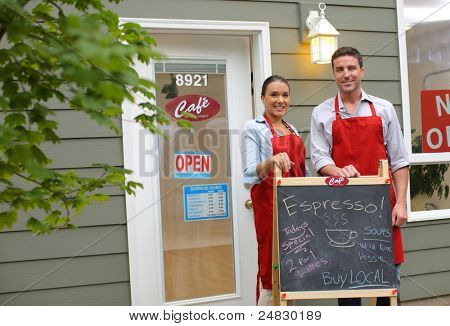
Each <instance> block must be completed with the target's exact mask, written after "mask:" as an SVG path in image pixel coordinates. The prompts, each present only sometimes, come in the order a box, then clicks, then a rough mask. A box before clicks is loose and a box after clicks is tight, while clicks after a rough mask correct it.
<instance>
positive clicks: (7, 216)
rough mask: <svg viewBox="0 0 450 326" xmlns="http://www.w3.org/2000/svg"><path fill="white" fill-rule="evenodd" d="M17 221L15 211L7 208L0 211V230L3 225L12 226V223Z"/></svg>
mask: <svg viewBox="0 0 450 326" xmlns="http://www.w3.org/2000/svg"><path fill="white" fill-rule="evenodd" d="M16 222H17V211H16V210H9V211H6V212H0V230H3V229H4V228H5V227H8V228H9V229H11V228H12V226H13V224H14V223H16Z"/></svg>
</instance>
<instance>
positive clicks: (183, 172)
mask: <svg viewBox="0 0 450 326" xmlns="http://www.w3.org/2000/svg"><path fill="white" fill-rule="evenodd" d="M174 167H175V170H174V177H175V178H210V177H211V155H210V154H208V153H202V152H178V153H175V166H174Z"/></svg>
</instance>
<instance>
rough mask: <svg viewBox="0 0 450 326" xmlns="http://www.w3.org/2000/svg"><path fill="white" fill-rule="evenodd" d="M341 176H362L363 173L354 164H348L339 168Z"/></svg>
mask: <svg viewBox="0 0 450 326" xmlns="http://www.w3.org/2000/svg"><path fill="white" fill-rule="evenodd" d="M339 170H340V171H339V176H340V177H346V178H353V177H360V176H361V174H360V173H359V172H358V170H357V169H356V168H355V167H354V166H353V165H351V164H350V165H347V166H344V167H343V168H340V169H339Z"/></svg>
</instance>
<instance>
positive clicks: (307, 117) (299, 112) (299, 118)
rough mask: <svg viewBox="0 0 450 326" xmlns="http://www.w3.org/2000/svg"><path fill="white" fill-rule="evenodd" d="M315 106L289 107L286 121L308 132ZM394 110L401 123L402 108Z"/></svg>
mask: <svg viewBox="0 0 450 326" xmlns="http://www.w3.org/2000/svg"><path fill="white" fill-rule="evenodd" d="M314 108H315V106H311V105H310V106H304V105H301V106H291V107H290V109H289V111H288V113H287V114H286V120H287V121H288V122H289V123H292V124H293V125H294V127H295V128H297V130H299V131H300V130H301V131H309V130H310V128H311V114H312V111H313V110H314ZM394 109H395V111H396V112H397V117H398V118H399V120H400V124H401V123H402V122H401V121H402V120H401V118H402V107H401V106H399V105H394Z"/></svg>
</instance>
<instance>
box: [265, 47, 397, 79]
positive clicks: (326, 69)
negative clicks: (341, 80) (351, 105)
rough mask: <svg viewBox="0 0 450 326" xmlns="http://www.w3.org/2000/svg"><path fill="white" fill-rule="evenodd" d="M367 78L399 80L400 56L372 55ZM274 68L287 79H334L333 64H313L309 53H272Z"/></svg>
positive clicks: (276, 72)
mask: <svg viewBox="0 0 450 326" xmlns="http://www.w3.org/2000/svg"><path fill="white" fill-rule="evenodd" d="M364 68H365V74H364V79H365V80H382V81H399V80H400V66H399V62H398V58H394V57H370V58H366V59H365V60H364ZM272 70H273V73H274V74H278V75H281V76H283V77H284V78H287V79H299V80H305V79H306V80H314V79H316V80H332V79H333V76H332V70H331V65H329V64H327V65H317V64H311V58H310V56H309V54H308V55H303V54H299V55H293V54H272Z"/></svg>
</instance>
